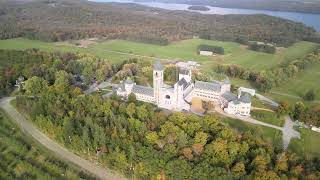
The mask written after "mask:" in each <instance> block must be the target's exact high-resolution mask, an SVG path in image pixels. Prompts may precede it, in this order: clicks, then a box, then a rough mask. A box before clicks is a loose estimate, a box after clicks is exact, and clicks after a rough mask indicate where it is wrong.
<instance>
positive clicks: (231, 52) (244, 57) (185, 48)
mask: <svg viewBox="0 0 320 180" xmlns="http://www.w3.org/2000/svg"><path fill="white" fill-rule="evenodd" d="M200 44H207V45H215V46H221V47H223V48H224V49H225V55H222V56H221V55H218V56H214V57H206V56H200V55H198V54H197V47H198V46H199V45H200ZM316 45H317V44H315V43H310V42H299V43H296V44H294V45H293V46H291V47H289V48H279V50H278V51H277V53H276V54H275V55H273V54H266V53H261V52H255V51H251V50H248V49H247V48H246V47H245V46H243V45H240V44H238V43H234V42H222V41H213V40H201V39H189V40H184V41H179V42H173V43H171V44H169V45H168V46H158V45H152V44H144V43H137V42H131V41H125V40H109V41H103V42H98V43H97V44H93V45H90V46H89V47H88V48H78V47H76V46H75V45H73V44H72V43H68V42H64V43H46V42H40V41H34V40H27V39H22V38H17V39H10V40H1V41H0V49H27V48H39V49H41V50H44V51H70V52H83V53H90V54H94V55H97V56H100V57H103V58H105V59H107V60H110V61H113V62H115V61H120V60H125V59H128V58H130V57H139V56H134V55H129V54H136V55H142V56H151V57H157V58H162V59H170V60H196V61H199V62H201V63H202V64H203V65H204V66H205V70H206V71H208V72H210V71H212V69H213V66H214V65H216V64H238V65H242V66H244V67H248V68H252V69H255V70H263V69H267V68H270V67H273V66H275V65H277V64H279V63H281V62H283V61H286V60H290V59H293V58H297V57H301V56H303V55H304V54H306V53H308V52H310V51H312V50H313V49H314V48H315V47H316ZM119 52H121V53H124V54H121V53H119ZM125 53H129V54H125ZM140 58H143V59H151V58H148V57H140Z"/></svg>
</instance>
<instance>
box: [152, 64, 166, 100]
mask: <svg viewBox="0 0 320 180" xmlns="http://www.w3.org/2000/svg"><path fill="white" fill-rule="evenodd" d="M163 70H164V67H163V65H162V64H161V63H160V61H159V60H157V61H156V62H155V63H154V64H153V93H154V99H155V103H156V104H157V105H159V104H160V101H161V87H162V86H163Z"/></svg>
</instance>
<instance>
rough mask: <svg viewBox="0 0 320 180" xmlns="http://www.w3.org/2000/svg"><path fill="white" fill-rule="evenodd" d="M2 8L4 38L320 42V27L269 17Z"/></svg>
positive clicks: (81, 4) (74, 4)
mask: <svg viewBox="0 0 320 180" xmlns="http://www.w3.org/2000/svg"><path fill="white" fill-rule="evenodd" d="M39 9H41V11H39ZM0 12H1V13H0V39H8V38H15V37H26V38H30V39H38V40H42V41H66V40H73V39H85V38H92V37H97V38H104V39H127V40H134V41H140V42H145V43H152V44H158V45H167V44H168V43H169V42H172V41H177V40H183V39H189V38H192V37H193V36H200V37H202V38H205V39H215V40H223V41H237V40H238V39H239V38H243V37H245V38H247V39H248V40H250V41H259V42H267V43H273V44H276V45H277V46H290V45H291V44H292V43H294V42H296V41H300V40H308V41H318V42H320V41H319V40H320V39H319V36H318V35H317V33H316V31H315V30H314V29H312V28H310V27H306V26H305V25H303V24H302V23H295V22H293V21H289V20H284V19H281V18H275V17H271V16H266V15H202V14H195V13H191V12H181V11H167V10H161V9H154V8H147V7H143V6H139V5H129V4H102V3H94V2H87V1H71V0H63V1H55V2H46V1H30V2H29V1H28V2H25V3H17V2H16V1H6V2H1V4H0ZM44 17H45V18H44Z"/></svg>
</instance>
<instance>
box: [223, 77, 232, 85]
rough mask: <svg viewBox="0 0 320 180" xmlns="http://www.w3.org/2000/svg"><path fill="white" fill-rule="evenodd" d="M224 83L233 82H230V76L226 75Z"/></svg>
mask: <svg viewBox="0 0 320 180" xmlns="http://www.w3.org/2000/svg"><path fill="white" fill-rule="evenodd" d="M223 83H224V84H231V83H230V79H229V78H228V76H227V77H226V79H225V80H224V81H223Z"/></svg>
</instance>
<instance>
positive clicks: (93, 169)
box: [0, 97, 125, 180]
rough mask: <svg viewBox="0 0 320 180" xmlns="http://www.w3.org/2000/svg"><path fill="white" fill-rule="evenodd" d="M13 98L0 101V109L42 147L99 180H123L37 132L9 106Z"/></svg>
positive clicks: (121, 177)
mask: <svg viewBox="0 0 320 180" xmlns="http://www.w3.org/2000/svg"><path fill="white" fill-rule="evenodd" d="M13 99H14V98H13V97H6V98H2V99H1V100H0V107H1V108H2V109H3V110H5V112H6V113H7V114H8V115H9V116H10V117H11V119H12V120H13V121H15V123H16V124H18V126H19V127H20V128H21V130H22V131H23V132H24V133H26V134H29V135H31V136H32V137H33V138H34V139H35V140H37V141H38V142H39V143H41V144H42V145H43V146H45V147H46V148H48V149H49V150H51V151H52V152H54V153H55V154H57V155H58V157H60V158H62V159H64V160H68V161H70V162H72V163H73V164H76V165H77V166H79V167H80V168H81V169H83V170H85V171H87V172H89V173H91V174H93V175H95V176H96V177H98V178H100V179H112V180H114V179H115V180H117V179H125V178H124V177H123V176H121V175H119V174H117V173H115V172H113V171H111V170H110V169H105V168H101V167H99V166H98V165H96V164H93V163H92V162H90V161H88V160H85V159H83V158H81V157H80V156H77V155H75V154H74V153H72V152H70V151H68V150H67V149H65V148H64V147H62V146H61V145H59V144H58V143H56V142H54V141H53V140H51V139H50V138H48V137H47V136H46V135H45V134H43V133H42V132H41V131H39V130H38V129H37V128H36V127H35V126H34V125H33V124H32V123H31V122H30V121H28V120H26V118H25V117H23V116H22V115H21V114H20V113H19V112H18V111H17V110H16V109H15V108H14V107H13V106H12V105H11V104H10V101H11V100H13Z"/></svg>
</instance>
